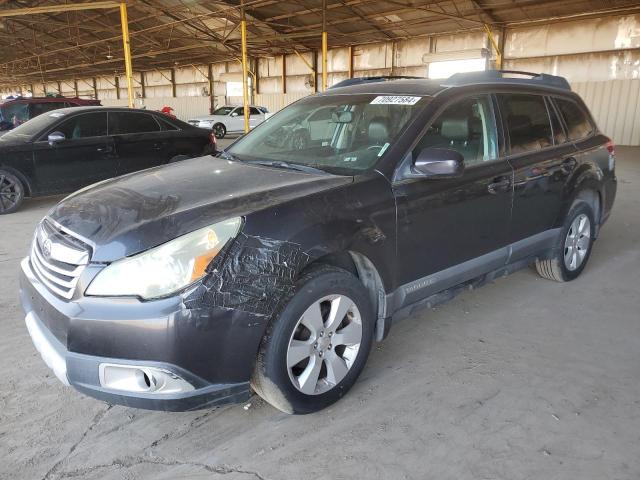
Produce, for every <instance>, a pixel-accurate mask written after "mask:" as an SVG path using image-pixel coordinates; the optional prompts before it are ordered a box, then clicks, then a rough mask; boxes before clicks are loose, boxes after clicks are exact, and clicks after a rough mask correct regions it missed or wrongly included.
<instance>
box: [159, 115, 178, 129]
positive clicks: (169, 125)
mask: <svg viewBox="0 0 640 480" xmlns="http://www.w3.org/2000/svg"><path fill="white" fill-rule="evenodd" d="M156 120H157V121H158V122H160V125H162V129H163V130H180V129H179V128H178V127H176V126H175V125H174V124H172V123H171V122H168V121H167V120H165V119H164V118H156Z"/></svg>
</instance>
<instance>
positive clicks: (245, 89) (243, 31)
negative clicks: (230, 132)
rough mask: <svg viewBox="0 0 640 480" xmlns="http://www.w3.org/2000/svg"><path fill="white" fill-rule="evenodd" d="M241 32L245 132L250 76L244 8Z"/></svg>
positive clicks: (247, 126)
mask: <svg viewBox="0 0 640 480" xmlns="http://www.w3.org/2000/svg"><path fill="white" fill-rule="evenodd" d="M240 34H241V41H242V101H243V104H244V133H247V132H248V131H249V78H248V75H249V74H248V67H247V21H246V19H245V17H244V8H243V9H242V20H241V21H240Z"/></svg>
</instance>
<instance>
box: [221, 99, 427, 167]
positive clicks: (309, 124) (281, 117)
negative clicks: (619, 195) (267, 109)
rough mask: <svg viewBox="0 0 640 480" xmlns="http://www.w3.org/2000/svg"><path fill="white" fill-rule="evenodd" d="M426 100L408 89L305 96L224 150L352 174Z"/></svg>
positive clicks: (375, 156)
mask: <svg viewBox="0 0 640 480" xmlns="http://www.w3.org/2000/svg"><path fill="white" fill-rule="evenodd" d="M427 101H428V100H427V98H426V97H419V96H408V95H393V96H392V95H374V94H371V95H331V96H315V97H310V98H308V99H305V100H302V101H299V102H296V103H294V104H293V105H290V106H288V107H286V108H285V109H283V110H281V111H280V112H278V113H277V114H275V115H274V116H272V117H270V118H268V119H267V120H265V121H264V122H263V123H262V125H260V126H259V127H258V128H256V130H254V131H252V132H250V133H248V134H247V135H246V136H244V137H242V138H241V139H240V140H238V141H237V142H236V143H234V144H233V145H232V146H231V147H229V149H228V150H227V152H229V153H230V154H231V155H233V156H234V157H235V158H237V159H238V160H245V161H265V160H266V161H275V162H286V163H289V164H296V165H306V166H310V167H315V168H319V169H321V170H325V171H328V172H331V173H338V174H347V175H350V174H354V173H357V172H361V171H364V170H368V169H370V168H372V167H373V166H374V165H375V164H376V163H377V162H378V161H379V160H380V158H382V156H383V155H384V154H385V152H386V151H387V150H388V149H389V147H390V146H391V145H393V143H394V142H395V141H396V140H397V139H398V138H399V137H400V134H401V133H402V132H403V131H404V130H405V128H406V127H407V126H408V125H409V122H410V120H411V119H412V118H414V117H415V115H416V113H417V112H418V111H419V110H421V109H422V108H423V107H424V105H425V104H426V102H427Z"/></svg>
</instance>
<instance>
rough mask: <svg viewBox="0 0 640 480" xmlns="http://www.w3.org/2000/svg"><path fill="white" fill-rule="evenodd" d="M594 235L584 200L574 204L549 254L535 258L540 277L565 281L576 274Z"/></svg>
mask: <svg viewBox="0 0 640 480" xmlns="http://www.w3.org/2000/svg"><path fill="white" fill-rule="evenodd" d="M594 237H595V218H594V214H593V209H592V208H591V206H590V205H589V204H588V203H586V202H579V203H576V204H575V205H574V206H573V208H572V209H571V211H570V212H569V214H568V215H567V218H566V220H565V223H564V225H563V228H562V230H561V233H560V244H559V245H558V246H557V248H556V252H555V253H554V255H553V257H551V258H548V259H545V260H536V270H537V271H538V273H539V274H540V276H542V277H544V278H548V279H549V280H555V281H556V282H568V281H570V280H573V279H575V278H577V277H578V275H580V274H581V273H582V270H584V267H585V266H586V265H587V261H588V260H589V256H590V255H591V248H592V246H593V241H594Z"/></svg>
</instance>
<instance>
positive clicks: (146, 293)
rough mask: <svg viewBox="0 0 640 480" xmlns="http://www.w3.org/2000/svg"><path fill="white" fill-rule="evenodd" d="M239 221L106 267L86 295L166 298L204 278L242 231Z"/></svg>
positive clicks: (232, 220) (207, 229)
mask: <svg viewBox="0 0 640 480" xmlns="http://www.w3.org/2000/svg"><path fill="white" fill-rule="evenodd" d="M241 223H242V221H241V219H240V218H233V219H230V220H225V221H224V222H220V223H216V224H215V225H211V226H210V227H206V228H201V229H200V230H196V231H195V232H191V233H188V234H186V235H183V236H181V237H178V238H176V239H174V240H171V241H170V242H167V243H165V244H163V245H160V246H158V247H154V248H151V249H149V250H147V251H146V252H143V253H140V254H138V255H134V256H132V257H128V258H123V259H122V260H118V261H116V262H113V263H112V264H110V265H109V266H107V267H105V268H104V269H103V270H102V271H101V272H100V273H98V275H96V277H95V278H94V279H93V281H92V282H91V284H89V288H87V291H86V295H95V296H125V295H126V296H138V297H142V298H144V299H151V298H157V297H163V296H165V295H169V294H171V293H174V292H176V291H178V290H180V289H182V288H184V287H186V286H187V285H189V284H191V283H193V282H195V281H196V280H198V279H200V278H202V277H203V276H204V274H205V271H206V268H207V266H208V265H209V263H211V260H213V258H214V257H215V256H216V255H217V254H218V252H220V250H221V249H222V247H224V245H225V244H226V243H227V242H228V241H229V240H230V239H232V238H234V237H235V236H236V235H237V234H238V231H239V230H240V225H241Z"/></svg>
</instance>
